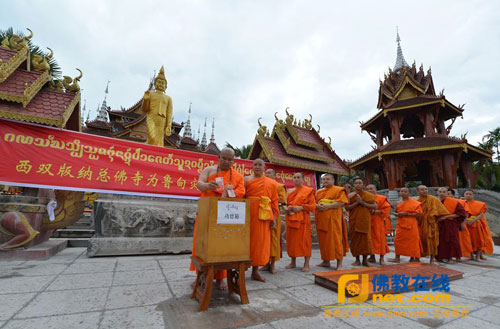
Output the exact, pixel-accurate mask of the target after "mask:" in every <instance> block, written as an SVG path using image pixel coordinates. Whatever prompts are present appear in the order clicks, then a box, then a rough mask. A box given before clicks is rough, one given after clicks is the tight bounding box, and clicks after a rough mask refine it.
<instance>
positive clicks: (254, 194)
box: [246, 176, 281, 266]
mask: <svg viewBox="0 0 500 329" xmlns="http://www.w3.org/2000/svg"><path fill="white" fill-rule="evenodd" d="M246 197H247V198H249V199H250V259H251V260H252V264H251V265H252V266H264V265H266V264H267V263H268V262H269V257H270V254H271V223H272V221H273V218H274V217H276V218H277V219H278V220H280V221H281V218H280V209H279V205H278V183H277V182H276V181H275V180H274V179H271V178H268V177H265V176H264V177H260V178H254V179H252V180H249V181H247V182H246Z"/></svg>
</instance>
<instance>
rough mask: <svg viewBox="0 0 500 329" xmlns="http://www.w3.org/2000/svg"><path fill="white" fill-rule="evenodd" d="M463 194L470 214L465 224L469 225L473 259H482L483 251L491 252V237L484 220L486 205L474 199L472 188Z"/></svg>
mask: <svg viewBox="0 0 500 329" xmlns="http://www.w3.org/2000/svg"><path fill="white" fill-rule="evenodd" d="M464 196H465V201H466V202H467V205H468V207H469V210H470V214H471V220H470V221H467V224H468V225H469V233H470V238H471V243H472V249H473V251H474V253H475V260H477V261H479V260H481V259H483V260H484V259H485V258H484V257H482V256H483V253H487V254H492V253H493V239H492V237H491V232H490V228H489V227H488V223H487V222H486V212H487V211H488V207H487V206H486V203H484V202H480V201H476V200H474V191H472V190H468V191H465V194H464Z"/></svg>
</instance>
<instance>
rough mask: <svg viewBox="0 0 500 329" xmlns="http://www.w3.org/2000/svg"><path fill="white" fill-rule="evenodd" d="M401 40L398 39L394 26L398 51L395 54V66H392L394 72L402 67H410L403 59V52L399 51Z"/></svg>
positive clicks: (397, 32)
mask: <svg viewBox="0 0 500 329" xmlns="http://www.w3.org/2000/svg"><path fill="white" fill-rule="evenodd" d="M400 42H401V38H400V37H399V29H398V27H397V26H396V43H397V44H398V50H397V54H396V64H395V65H394V71H396V70H399V69H402V68H403V67H408V68H409V67H410V66H409V65H408V63H406V60H405V57H404V56H403V50H402V49H401V43H400Z"/></svg>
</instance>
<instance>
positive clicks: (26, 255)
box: [0, 239, 68, 260]
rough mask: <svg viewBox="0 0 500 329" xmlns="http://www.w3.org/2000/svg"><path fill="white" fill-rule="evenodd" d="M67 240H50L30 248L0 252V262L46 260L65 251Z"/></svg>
mask: <svg viewBox="0 0 500 329" xmlns="http://www.w3.org/2000/svg"><path fill="white" fill-rule="evenodd" d="M67 245H68V241H67V240H56V239H50V240H47V241H44V242H42V243H39V244H37V245H35V246H32V247H30V248H23V247H21V248H15V249H3V250H0V259H1V260H14V259H16V260H46V259H49V258H50V257H52V256H54V255H55V254H57V253H58V252H60V251H61V250H64V249H66V247H67Z"/></svg>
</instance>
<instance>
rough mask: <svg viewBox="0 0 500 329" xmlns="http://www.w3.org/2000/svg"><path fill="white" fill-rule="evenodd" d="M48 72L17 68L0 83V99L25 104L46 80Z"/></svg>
mask: <svg viewBox="0 0 500 329" xmlns="http://www.w3.org/2000/svg"><path fill="white" fill-rule="evenodd" d="M48 78H49V74H48V72H36V71H26V70H21V69H17V70H16V71H14V72H13V73H12V74H11V75H10V76H9V77H8V78H7V79H6V80H5V81H4V82H2V83H0V99H4V100H7V101H11V102H17V103H21V104H23V105H24V106H25V105H27V104H28V103H29V102H30V101H31V99H32V98H33V97H34V96H35V95H36V93H37V92H38V91H39V90H40V89H41V88H42V87H43V85H44V84H45V83H46V82H47V81H48Z"/></svg>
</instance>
